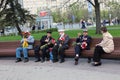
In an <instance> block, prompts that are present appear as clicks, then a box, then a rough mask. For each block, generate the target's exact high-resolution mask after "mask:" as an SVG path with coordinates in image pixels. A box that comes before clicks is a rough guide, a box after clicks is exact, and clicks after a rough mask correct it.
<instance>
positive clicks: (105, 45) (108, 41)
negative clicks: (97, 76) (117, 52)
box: [93, 27, 114, 66]
mask: <svg viewBox="0 0 120 80" xmlns="http://www.w3.org/2000/svg"><path fill="white" fill-rule="evenodd" d="M101 33H102V34H103V40H102V41H101V43H99V44H96V47H95V50H94V56H93V61H94V63H93V66H99V65H101V62H100V59H101V55H102V54H104V53H111V52H112V51H113V50H114V42H113V37H112V35H111V34H110V33H109V32H108V31H107V28H106V27H102V28H101Z"/></svg>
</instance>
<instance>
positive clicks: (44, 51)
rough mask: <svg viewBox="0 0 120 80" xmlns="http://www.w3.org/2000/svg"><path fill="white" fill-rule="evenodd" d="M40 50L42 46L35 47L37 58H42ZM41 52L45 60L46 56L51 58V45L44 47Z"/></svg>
mask: <svg viewBox="0 0 120 80" xmlns="http://www.w3.org/2000/svg"><path fill="white" fill-rule="evenodd" d="M39 51H40V46H36V47H35V48H34V53H35V58H36V59H38V60H39V59H40V54H39ZM41 52H42V54H41V57H42V59H43V60H45V57H46V58H47V59H49V47H44V48H43V49H41Z"/></svg>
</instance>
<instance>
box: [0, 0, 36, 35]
mask: <svg viewBox="0 0 120 80" xmlns="http://www.w3.org/2000/svg"><path fill="white" fill-rule="evenodd" d="M0 5H1V6H2V7H0V10H1V11H0V23H3V24H4V25H3V26H15V27H16V28H17V30H18V32H19V34H20V35H22V34H21V33H22V31H21V29H20V27H19V25H23V24H25V23H26V22H27V21H30V20H35V19H34V17H33V16H32V15H30V14H29V12H28V11H27V10H25V9H23V8H22V7H21V5H20V4H19V3H18V0H1V3H0Z"/></svg>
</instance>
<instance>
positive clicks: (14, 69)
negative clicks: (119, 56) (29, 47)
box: [0, 57, 120, 80]
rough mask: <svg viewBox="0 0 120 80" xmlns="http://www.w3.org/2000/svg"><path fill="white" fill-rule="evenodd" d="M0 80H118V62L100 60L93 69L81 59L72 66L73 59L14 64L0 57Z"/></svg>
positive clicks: (31, 59)
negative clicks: (62, 61)
mask: <svg viewBox="0 0 120 80" xmlns="http://www.w3.org/2000/svg"><path fill="white" fill-rule="evenodd" d="M0 80H120V61H119V60H106V59H102V65H101V66H98V67H94V66H92V65H91V64H89V63H87V59H85V58H82V59H80V60H79V64H78V65H77V66H76V65H74V59H73V58H66V61H65V62H64V63H59V62H57V63H52V62H44V63H41V62H37V63H35V62H34V58H33V57H31V58H30V61H29V62H27V63H24V62H20V63H15V58H14V57H0Z"/></svg>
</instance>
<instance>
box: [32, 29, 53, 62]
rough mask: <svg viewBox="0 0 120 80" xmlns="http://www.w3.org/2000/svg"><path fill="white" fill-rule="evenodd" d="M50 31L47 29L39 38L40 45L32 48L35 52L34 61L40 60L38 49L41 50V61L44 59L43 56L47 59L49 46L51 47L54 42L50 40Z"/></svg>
mask: <svg viewBox="0 0 120 80" xmlns="http://www.w3.org/2000/svg"><path fill="white" fill-rule="evenodd" d="M51 34H52V32H51V31H47V34H46V35H43V36H42V38H41V39H40V45H38V46H36V47H35V49H34V53H35V58H36V60H35V62H39V61H41V59H40V54H39V51H40V50H41V52H42V55H41V57H42V61H41V62H44V61H45V58H46V60H47V61H49V57H50V56H49V48H52V47H53V46H54V44H53V43H52V42H51V41H52V40H53V38H52V35H51Z"/></svg>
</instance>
